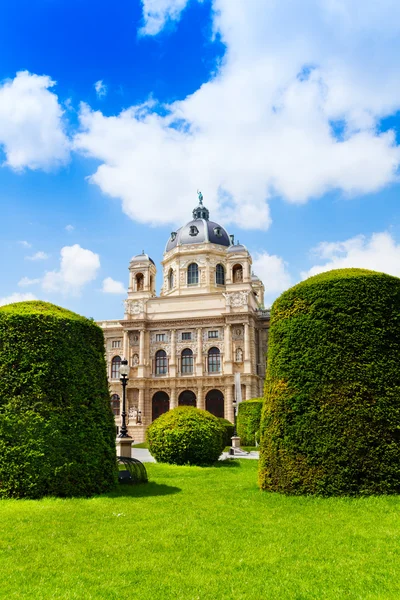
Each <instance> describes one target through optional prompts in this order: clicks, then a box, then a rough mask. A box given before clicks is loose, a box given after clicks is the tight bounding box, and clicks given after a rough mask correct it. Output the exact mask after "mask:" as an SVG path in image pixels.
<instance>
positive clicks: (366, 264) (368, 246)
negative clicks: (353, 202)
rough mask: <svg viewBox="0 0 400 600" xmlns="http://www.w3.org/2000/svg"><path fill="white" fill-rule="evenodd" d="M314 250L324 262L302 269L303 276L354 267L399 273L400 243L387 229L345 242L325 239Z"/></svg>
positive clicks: (399, 275)
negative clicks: (306, 269) (305, 269)
mask: <svg viewBox="0 0 400 600" xmlns="http://www.w3.org/2000/svg"><path fill="white" fill-rule="evenodd" d="M313 253H314V254H315V255H316V256H317V257H318V258H319V259H321V261H323V262H322V264H319V265H315V266H313V267H311V269H309V270H308V271H305V272H303V273H302V278H303V279H306V278H307V277H311V276H312V275H317V274H318V273H323V272H324V271H330V270H331V269H345V268H352V267H357V268H361V269H371V270H372V271H381V272H383V273H388V274H389V275H395V276H396V277H400V244H397V243H396V242H395V240H394V239H393V237H392V236H391V235H390V233H388V232H381V233H373V234H372V235H371V237H369V238H368V237H367V236H365V235H359V236H356V237H353V238H350V239H348V240H345V241H344V242H322V243H321V244H319V245H318V246H317V247H316V248H314V250H313Z"/></svg>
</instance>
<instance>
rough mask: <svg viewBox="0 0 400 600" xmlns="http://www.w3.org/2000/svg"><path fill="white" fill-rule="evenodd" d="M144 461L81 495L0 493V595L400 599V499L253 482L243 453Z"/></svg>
mask: <svg viewBox="0 0 400 600" xmlns="http://www.w3.org/2000/svg"><path fill="white" fill-rule="evenodd" d="M147 469H148V473H149V476H150V479H151V483H149V484H148V485H142V486H138V487H128V486H126V487H123V488H120V489H119V491H118V492H116V493H114V494H109V495H107V496H102V497H97V498H92V499H89V500H84V499H73V500H57V499H46V500H41V501H1V502H0V524H1V525H0V590H1V592H0V595H1V598H10V599H15V598H21V599H22V598H23V599H24V600H25V599H35V600H47V599H49V598H54V599H57V600H61V599H72V598H74V599H78V600H85V599H87V598H90V599H103V598H106V599H121V598H122V599H125V598H126V599H134V600H136V599H137V600H139V599H140V600H159V599H160V600H169V599H171V600H172V599H173V600H181V599H182V600H197V599H200V600H205V599H207V600H219V599H224V600H225V599H226V600H230V599H232V600H233V599H240V600H263V599H266V598H267V599H273V600H276V599H281V598H282V599H285V600H286V599H297V600H300V599H305V598H307V599H308V598H315V599H318V600H322V599H325V598H331V599H334V600H339V599H342V598H346V599H362V600H368V599H371V600H372V599H374V600H376V599H384V598H393V599H396V600H397V599H398V598H400V517H399V514H400V498H398V497H381V498H366V499H358V500H352V499H328V500H325V499H319V498H311V497H310V498H294V497H284V496H280V495H278V494H267V493H262V492H260V491H259V490H258V488H257V486H256V470H257V461H251V460H247V461H246V460H243V461H235V462H234V463H233V464H232V463H221V464H220V465H219V466H217V467H211V468H197V467H172V466H165V465H158V464H148V465H147Z"/></svg>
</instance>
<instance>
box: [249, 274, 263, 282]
mask: <svg viewBox="0 0 400 600" xmlns="http://www.w3.org/2000/svg"><path fill="white" fill-rule="evenodd" d="M251 280H252V281H261V280H260V278H259V277H258V276H257V275H256V274H255V273H252V274H251Z"/></svg>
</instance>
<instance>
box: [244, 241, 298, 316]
mask: <svg viewBox="0 0 400 600" xmlns="http://www.w3.org/2000/svg"><path fill="white" fill-rule="evenodd" d="M253 271H254V273H255V274H256V275H258V277H259V278H260V279H261V281H262V282H263V284H264V286H265V305H266V306H269V305H271V304H272V302H273V301H274V300H275V298H276V297H277V296H278V295H279V294H281V293H282V292H283V291H284V290H286V289H287V288H289V287H290V286H291V285H292V278H291V276H290V274H289V271H288V266H287V264H286V263H285V261H284V260H283V259H282V258H281V257H280V256H276V255H274V254H268V253H267V252H254V253H253Z"/></svg>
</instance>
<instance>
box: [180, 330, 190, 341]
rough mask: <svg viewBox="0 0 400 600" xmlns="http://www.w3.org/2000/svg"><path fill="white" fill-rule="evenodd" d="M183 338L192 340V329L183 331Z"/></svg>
mask: <svg viewBox="0 0 400 600" xmlns="http://www.w3.org/2000/svg"><path fill="white" fill-rule="evenodd" d="M182 339H183V340H191V339H192V332H191V331H184V332H183V333H182Z"/></svg>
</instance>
